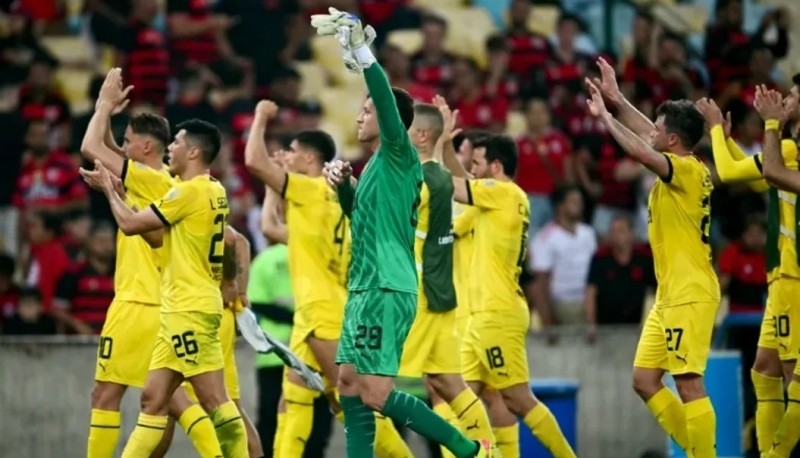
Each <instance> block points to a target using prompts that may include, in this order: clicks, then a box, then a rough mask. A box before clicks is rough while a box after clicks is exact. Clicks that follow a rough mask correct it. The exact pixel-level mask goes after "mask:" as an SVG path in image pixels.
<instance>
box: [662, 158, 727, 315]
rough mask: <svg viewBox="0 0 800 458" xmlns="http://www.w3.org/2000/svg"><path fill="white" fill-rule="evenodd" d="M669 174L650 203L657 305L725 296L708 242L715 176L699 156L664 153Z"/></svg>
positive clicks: (669, 304)
mask: <svg viewBox="0 0 800 458" xmlns="http://www.w3.org/2000/svg"><path fill="white" fill-rule="evenodd" d="M664 156H665V157H666V158H667V160H668V161H669V163H670V174H669V176H668V177H666V178H663V179H662V178H660V179H658V180H656V182H655V183H654V184H653V187H652V188H651V189H650V196H649V199H648V203H647V204H648V205H647V220H648V234H649V236H650V245H651V247H652V250H653V261H654V264H655V271H656V279H657V280H658V288H657V290H656V304H659V305H661V306H672V305H680V304H688V303H692V302H715V301H719V299H720V290H719V281H718V280H717V274H716V272H715V271H714V267H713V266H712V264H711V247H710V246H709V243H708V234H709V226H710V224H711V191H712V190H713V188H714V185H713V184H712V183H711V174H710V173H709V171H708V168H707V167H706V166H705V164H703V163H702V162H700V159H698V158H697V157H695V156H694V155H687V156H678V155H676V154H672V153H664Z"/></svg>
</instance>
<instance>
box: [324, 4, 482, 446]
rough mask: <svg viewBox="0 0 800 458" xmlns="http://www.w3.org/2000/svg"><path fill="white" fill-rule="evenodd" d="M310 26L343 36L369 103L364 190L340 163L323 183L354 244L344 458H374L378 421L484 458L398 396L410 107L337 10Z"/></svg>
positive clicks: (343, 345)
mask: <svg viewBox="0 0 800 458" xmlns="http://www.w3.org/2000/svg"><path fill="white" fill-rule="evenodd" d="M329 11H330V14H329V15H315V16H313V17H312V19H311V24H312V26H314V27H315V28H316V29H317V33H318V34H320V35H337V39H338V40H339V42H340V44H341V45H342V47H343V50H344V58H345V62H346V64H347V66H348V68H350V69H351V70H352V71H355V72H359V73H361V72H363V74H364V78H365V80H366V83H367V88H368V90H369V94H370V97H369V98H368V99H367V100H366V102H365V103H364V107H363V108H362V111H361V113H360V114H359V116H358V119H357V121H358V139H359V141H360V142H361V143H362V144H364V145H366V146H368V147H369V148H370V149H371V150H372V151H374V154H373V156H372V157H371V159H370V160H369V162H368V163H367V165H366V167H365V169H364V172H363V174H362V176H361V180H360V181H358V182H356V180H355V179H354V178H353V177H352V176H351V175H352V168H351V167H350V166H349V164H345V163H343V162H341V161H336V162H335V163H333V164H330V166H329V167H328V168H327V169H326V177H327V178H328V180H329V181H330V182H331V184H332V185H334V186H335V187H336V190H337V194H338V195H339V202H340V204H341V205H342V208H343V209H344V211H345V213H346V214H347V215H350V220H351V236H352V243H353V251H352V260H351V262H350V271H349V284H348V289H349V295H348V299H347V305H346V307H345V317H344V322H343V325H342V335H341V338H340V341H339V349H338V353H337V356H336V362H337V363H338V364H339V393H340V395H341V397H340V402H341V405H342V409H343V410H344V420H345V429H346V431H347V433H346V434H347V436H346V438H347V456H348V457H349V458H362V457H364V458H366V457H371V456H372V443H373V441H374V437H375V416H374V414H373V411H377V412H380V413H381V414H383V415H385V416H387V417H389V418H391V419H392V420H394V421H396V422H398V423H400V424H404V425H407V426H408V427H409V428H411V429H412V430H414V431H416V432H417V433H418V434H421V435H422V436H424V437H426V438H427V439H429V440H432V441H434V442H437V443H439V444H443V445H445V446H446V447H447V449H448V450H450V451H451V452H452V453H453V455H455V456H456V457H458V458H467V457H473V456H479V457H486V456H488V454H489V448H490V445H489V443H488V441H485V440H484V441H481V442H480V443H479V442H474V441H471V440H470V439H469V438H468V437H467V436H465V435H464V434H462V433H461V432H460V431H458V430H457V429H456V428H454V427H453V426H452V425H450V424H449V423H447V422H446V421H445V420H443V419H442V418H441V417H439V416H438V415H437V414H436V413H434V412H433V411H432V410H430V408H428V406H426V405H425V404H424V403H423V402H422V401H420V400H419V399H417V398H415V397H413V396H410V395H408V394H406V393H402V392H400V391H398V390H397V389H395V387H394V378H395V377H396V375H397V371H398V366H399V363H400V357H401V354H402V351H403V344H404V342H405V340H406V337H407V336H408V332H409V329H410V328H411V324H412V322H413V321H414V315H415V313H416V308H417V275H416V267H415V262H414V252H413V247H414V231H415V229H416V226H417V207H418V206H419V193H420V186H421V185H422V179H423V177H422V170H421V166H420V162H419V157H418V155H417V153H416V151H414V147H413V146H412V145H411V140H410V138H409V136H408V129H409V128H410V127H411V123H412V121H413V118H414V108H413V104H414V103H413V101H412V99H411V97H410V96H409V95H408V93H406V92H405V91H402V90H399V89H393V88H392V87H391V86H390V85H389V81H388V80H387V79H386V74H385V73H384V72H383V70H382V69H381V67H380V65H379V64H378V63H377V61H376V59H375V56H374V55H373V54H372V51H371V50H370V49H369V43H368V42H369V41H371V37H372V36H374V31H373V30H372V29H371V28H368V29H367V30H365V29H364V28H362V26H361V23H360V22H359V21H358V19H357V18H356V17H355V16H353V15H351V14H348V13H343V12H339V11H337V10H336V9H333V8H331V9H330V10H329Z"/></svg>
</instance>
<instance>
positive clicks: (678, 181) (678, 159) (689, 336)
mask: <svg viewBox="0 0 800 458" xmlns="http://www.w3.org/2000/svg"><path fill="white" fill-rule="evenodd" d="M598 65H599V67H600V73H601V77H602V79H595V80H594V82H593V81H590V80H588V79H587V80H586V84H587V86H588V88H589V92H590V94H591V98H590V99H589V100H587V104H588V106H589V110H590V112H591V113H592V115H593V116H596V117H597V118H598V119H599V120H600V121H601V122H602V123H603V125H605V126H606V128H607V129H608V131H609V132H610V133H611V135H612V136H613V137H614V139H615V140H616V141H617V143H619V145H620V146H621V147H622V149H623V150H625V152H626V153H627V154H628V155H629V156H630V157H631V158H632V159H634V160H636V161H637V162H639V163H641V164H642V165H644V166H645V167H646V168H648V169H649V170H651V171H652V172H653V173H655V174H656V175H657V176H658V180H657V181H656V182H655V183H654V184H653V187H652V188H651V190H650V196H649V201H648V232H649V238H650V244H651V245H652V248H653V261H654V263H655V271H656V279H657V280H658V289H657V290H656V303H655V305H653V308H652V309H651V311H650V314H649V315H648V317H647V320H646V322H645V325H644V329H643V330H642V335H641V337H640V339H639V345H638V348H637V349H636V357H635V360H634V362H633V366H634V367H633V388H634V390H636V393H637V394H638V395H639V396H640V397H641V398H642V400H644V401H645V403H646V404H647V407H648V409H650V412H651V413H652V414H653V416H654V417H656V419H657V420H658V422H659V424H661V426H662V428H664V430H665V431H666V432H667V434H669V435H670V437H672V438H673V440H675V442H677V443H678V444H679V445H680V446H681V448H683V449H684V450H686V451H687V453H690V454H692V456H694V457H695V458H706V457H715V456H716V439H715V437H716V416H715V414H714V408H713V406H712V405H711V401H710V400H709V398H708V395H707V394H706V389H705V384H704V382H703V373H704V372H705V369H706V363H707V360H708V353H709V351H710V349H711V333H712V331H713V329H714V320H715V318H716V316H717V309H718V308H719V299H720V289H719V281H718V280H717V274H716V272H715V271H714V267H713V266H712V264H711V248H710V246H709V244H708V233H709V224H710V222H711V216H710V200H711V190H712V189H713V184H712V183H711V175H710V173H709V171H708V168H707V167H706V166H705V165H704V164H703V163H702V162H701V161H700V159H698V158H697V157H695V156H694V155H693V154H692V149H693V148H694V147H695V145H696V144H697V142H699V141H700V139H701V138H702V137H703V129H704V121H703V116H702V115H701V114H700V112H699V111H697V109H696V108H695V106H694V104H693V103H692V102H690V101H689V100H678V101H668V102H664V103H663V104H662V105H660V106H659V107H658V109H657V110H656V114H657V116H658V117H657V119H656V122H655V124H654V123H653V122H651V121H650V120H649V119H648V118H647V117H646V116H644V115H643V114H642V113H640V112H639V111H638V110H636V108H634V107H633V105H631V104H630V102H628V101H627V100H625V97H624V96H623V95H622V93H621V92H619V88H618V87H617V83H616V79H615V78H616V76H615V75H614V69H613V68H611V66H610V65H608V63H607V62H606V61H605V60H603V59H602V58H600V59H598ZM601 90H602V91H603V92H602V93H601V92H600V91H601ZM603 95H605V96H606V97H607V98H608V99H609V100H610V101H611V102H613V103H614V104H615V105H616V106H617V108H618V110H619V112H618V113H619V114H618V116H619V117H620V119H621V121H622V122H620V121H617V120H616V119H615V118H614V117H613V116H611V114H610V113H609V111H608V110H607V109H606V106H605V102H604V101H603ZM623 123H624V125H623ZM626 126H627V127H626ZM665 371H669V372H670V373H671V374H672V376H673V378H674V379H675V384H676V386H677V388H678V393H679V394H680V399H679V398H677V397H676V396H675V394H674V393H673V392H672V391H671V390H670V389H668V388H667V387H665V386H664V384H663V383H662V381H661V379H662V377H663V375H664V372H665Z"/></svg>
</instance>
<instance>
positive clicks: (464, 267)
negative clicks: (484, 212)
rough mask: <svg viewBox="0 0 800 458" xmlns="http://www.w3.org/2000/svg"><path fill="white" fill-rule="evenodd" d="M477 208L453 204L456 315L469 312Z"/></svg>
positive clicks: (461, 315) (459, 315) (462, 315)
mask: <svg viewBox="0 0 800 458" xmlns="http://www.w3.org/2000/svg"><path fill="white" fill-rule="evenodd" d="M478 213H479V211H478V209H477V208H475V207H470V206H469V205H464V204H460V203H458V202H456V203H455V204H454V205H453V236H454V237H455V241H454V242H453V283H454V284H455V286H456V298H457V304H458V306H457V307H456V316H458V317H464V316H467V315H469V313H470V303H471V302H470V298H469V289H470V286H469V285H470V277H469V274H470V269H471V268H472V253H473V251H474V250H475V219H476V217H477V216H478Z"/></svg>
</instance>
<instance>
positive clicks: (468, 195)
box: [464, 179, 474, 205]
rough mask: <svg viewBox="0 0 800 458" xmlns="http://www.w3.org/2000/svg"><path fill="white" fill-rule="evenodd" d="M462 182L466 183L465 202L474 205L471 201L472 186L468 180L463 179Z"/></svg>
mask: <svg viewBox="0 0 800 458" xmlns="http://www.w3.org/2000/svg"><path fill="white" fill-rule="evenodd" d="M464 183H465V184H466V185H467V204H468V205H474V204H473V203H472V188H471V187H470V185H469V180H467V179H465V180H464Z"/></svg>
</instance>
